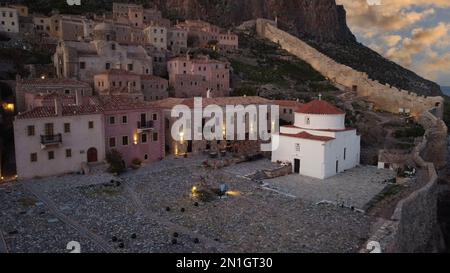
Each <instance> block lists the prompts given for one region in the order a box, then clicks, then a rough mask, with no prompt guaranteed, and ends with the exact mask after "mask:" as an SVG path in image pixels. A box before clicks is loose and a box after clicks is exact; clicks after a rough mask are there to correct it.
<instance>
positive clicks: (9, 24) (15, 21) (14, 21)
mask: <svg viewBox="0 0 450 273" xmlns="http://www.w3.org/2000/svg"><path fill="white" fill-rule="evenodd" d="M19 26H20V25H19V12H18V11H17V9H16V8H14V7H12V6H4V7H2V6H0V32H6V33H19Z"/></svg>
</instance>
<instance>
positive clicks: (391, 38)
mask: <svg viewBox="0 0 450 273" xmlns="http://www.w3.org/2000/svg"><path fill="white" fill-rule="evenodd" d="M383 40H384V42H385V43H386V45H387V46H388V47H393V46H396V45H397V44H398V43H399V42H400V41H401V40H402V36H400V35H387V36H385V37H383Z"/></svg>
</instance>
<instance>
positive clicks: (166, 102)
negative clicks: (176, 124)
mask: <svg viewBox="0 0 450 273" xmlns="http://www.w3.org/2000/svg"><path fill="white" fill-rule="evenodd" d="M271 103H272V101H270V100H268V99H265V98H262V97H257V96H248V97H218V98H209V99H208V98H203V100H202V106H203V107H205V106H208V105H218V106H226V105H250V104H255V105H262V104H265V105H270V104H271ZM152 104H154V105H155V106H159V107H161V108H173V107H174V106H176V105H186V106H188V107H190V108H193V107H194V98H189V99H180V98H167V99H163V100H159V101H154V102H152Z"/></svg>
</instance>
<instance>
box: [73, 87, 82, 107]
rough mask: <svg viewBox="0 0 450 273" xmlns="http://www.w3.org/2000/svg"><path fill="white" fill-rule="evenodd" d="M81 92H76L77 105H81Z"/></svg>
mask: <svg viewBox="0 0 450 273" xmlns="http://www.w3.org/2000/svg"><path fill="white" fill-rule="evenodd" d="M81 100H82V98H81V91H80V90H76V91H75V105H81Z"/></svg>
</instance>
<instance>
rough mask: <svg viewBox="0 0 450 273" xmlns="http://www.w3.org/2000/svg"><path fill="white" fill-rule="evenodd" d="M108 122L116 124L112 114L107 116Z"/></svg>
mask: <svg viewBox="0 0 450 273" xmlns="http://www.w3.org/2000/svg"><path fill="white" fill-rule="evenodd" d="M109 124H111V125H112V124H116V117H114V116H111V117H109Z"/></svg>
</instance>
